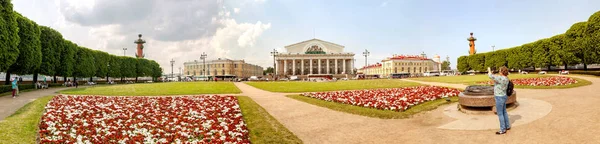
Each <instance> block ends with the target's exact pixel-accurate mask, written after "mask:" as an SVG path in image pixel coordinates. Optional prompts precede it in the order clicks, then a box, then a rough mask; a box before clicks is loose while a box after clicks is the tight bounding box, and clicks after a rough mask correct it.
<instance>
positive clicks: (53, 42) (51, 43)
mask: <svg viewBox="0 0 600 144" xmlns="http://www.w3.org/2000/svg"><path fill="white" fill-rule="evenodd" d="M40 31H41V32H42V33H41V35H40V40H41V44H42V65H40V73H41V74H44V75H56V74H57V73H56V71H57V69H58V67H59V65H60V56H61V54H60V51H61V50H62V46H63V38H62V35H61V34H60V33H59V32H58V31H56V30H54V29H52V28H50V27H46V26H41V27H40Z"/></svg>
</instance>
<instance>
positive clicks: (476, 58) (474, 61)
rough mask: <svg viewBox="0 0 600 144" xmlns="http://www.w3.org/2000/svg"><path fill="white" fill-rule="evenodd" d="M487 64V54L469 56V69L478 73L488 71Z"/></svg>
mask: <svg viewBox="0 0 600 144" xmlns="http://www.w3.org/2000/svg"><path fill="white" fill-rule="evenodd" d="M484 64H485V53H480V54H474V55H471V56H469V68H471V70H476V71H486V69H487V68H485V67H484Z"/></svg>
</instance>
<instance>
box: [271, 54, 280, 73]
mask: <svg viewBox="0 0 600 144" xmlns="http://www.w3.org/2000/svg"><path fill="white" fill-rule="evenodd" d="M277 54H279V52H277V50H276V49H273V51H272V52H271V56H273V74H274V75H273V76H275V75H277V68H276V67H275V66H277V65H275V63H276V62H275V57H276V56H277Z"/></svg>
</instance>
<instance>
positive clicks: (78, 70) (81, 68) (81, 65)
mask: <svg viewBox="0 0 600 144" xmlns="http://www.w3.org/2000/svg"><path fill="white" fill-rule="evenodd" d="M76 50H77V53H76V55H75V59H76V61H77V63H76V64H75V66H74V67H75V71H74V75H75V76H77V77H92V76H94V75H95V74H96V67H95V61H94V51H92V50H90V49H88V48H85V47H78V48H77V49H76Z"/></svg>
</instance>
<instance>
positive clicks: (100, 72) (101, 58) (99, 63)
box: [90, 50, 110, 81]
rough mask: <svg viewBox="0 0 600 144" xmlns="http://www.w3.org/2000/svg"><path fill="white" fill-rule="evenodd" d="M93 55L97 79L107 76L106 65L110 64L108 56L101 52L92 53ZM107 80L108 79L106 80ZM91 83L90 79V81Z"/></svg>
mask: <svg viewBox="0 0 600 144" xmlns="http://www.w3.org/2000/svg"><path fill="white" fill-rule="evenodd" d="M93 55H94V66H96V75H95V76H97V77H106V76H108V65H109V63H110V54H108V53H106V52H103V51H97V50H94V51H93ZM107 80H108V79H107ZM90 81H92V79H90Z"/></svg>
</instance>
